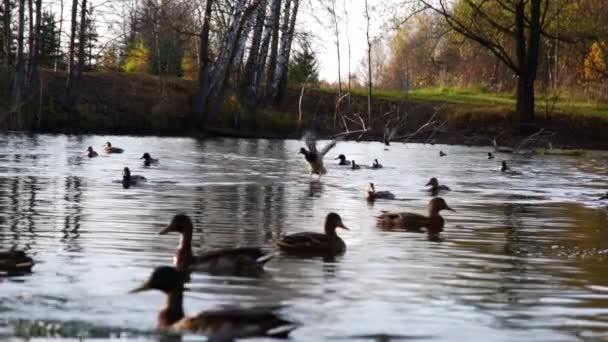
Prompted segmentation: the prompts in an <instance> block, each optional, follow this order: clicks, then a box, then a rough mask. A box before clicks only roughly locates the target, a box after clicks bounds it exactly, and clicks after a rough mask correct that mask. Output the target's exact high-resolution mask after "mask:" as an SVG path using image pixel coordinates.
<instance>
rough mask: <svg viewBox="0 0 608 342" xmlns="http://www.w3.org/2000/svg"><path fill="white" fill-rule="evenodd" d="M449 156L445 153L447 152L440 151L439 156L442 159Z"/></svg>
mask: <svg viewBox="0 0 608 342" xmlns="http://www.w3.org/2000/svg"><path fill="white" fill-rule="evenodd" d="M447 155H448V154H447V153H445V152H443V151H439V156H440V157H445V156H447Z"/></svg>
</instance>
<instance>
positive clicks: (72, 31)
mask: <svg viewBox="0 0 608 342" xmlns="http://www.w3.org/2000/svg"><path fill="white" fill-rule="evenodd" d="M77 17H78V0H72V17H71V21H70V42H69V44H68V61H67V70H66V76H67V77H66V90H67V91H66V97H67V98H69V97H70V94H71V91H72V86H73V84H72V83H73V77H74V48H75V45H76V29H77V27H78V23H77V22H76V20H77Z"/></svg>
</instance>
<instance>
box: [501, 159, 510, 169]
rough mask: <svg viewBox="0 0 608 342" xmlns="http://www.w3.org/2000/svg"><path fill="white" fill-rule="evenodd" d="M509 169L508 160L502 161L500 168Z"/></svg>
mask: <svg viewBox="0 0 608 342" xmlns="http://www.w3.org/2000/svg"><path fill="white" fill-rule="evenodd" d="M508 169H509V167H508V166H507V162H506V161H504V160H503V161H502V167H501V168H500V171H507V170H508Z"/></svg>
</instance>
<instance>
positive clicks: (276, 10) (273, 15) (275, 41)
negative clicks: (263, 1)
mask: <svg viewBox="0 0 608 342" xmlns="http://www.w3.org/2000/svg"><path fill="white" fill-rule="evenodd" d="M281 1H282V0H273V3H272V6H271V9H270V19H271V26H270V31H269V32H270V33H272V38H271V39H272V40H271V43H270V55H269V57H268V63H267V64H266V94H265V95H266V96H267V97H269V96H270V94H272V81H273V80H274V74H275V69H276V65H277V54H278V49H279V25H280V18H281ZM286 1H290V0H286Z"/></svg>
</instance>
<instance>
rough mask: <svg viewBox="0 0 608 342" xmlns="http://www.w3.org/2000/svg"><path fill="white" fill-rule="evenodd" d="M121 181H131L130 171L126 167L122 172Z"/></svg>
mask: <svg viewBox="0 0 608 342" xmlns="http://www.w3.org/2000/svg"><path fill="white" fill-rule="evenodd" d="M122 179H123V180H127V181H128V180H130V179H131V170H129V168H128V167H126V166H125V168H124V169H123V170H122Z"/></svg>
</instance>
